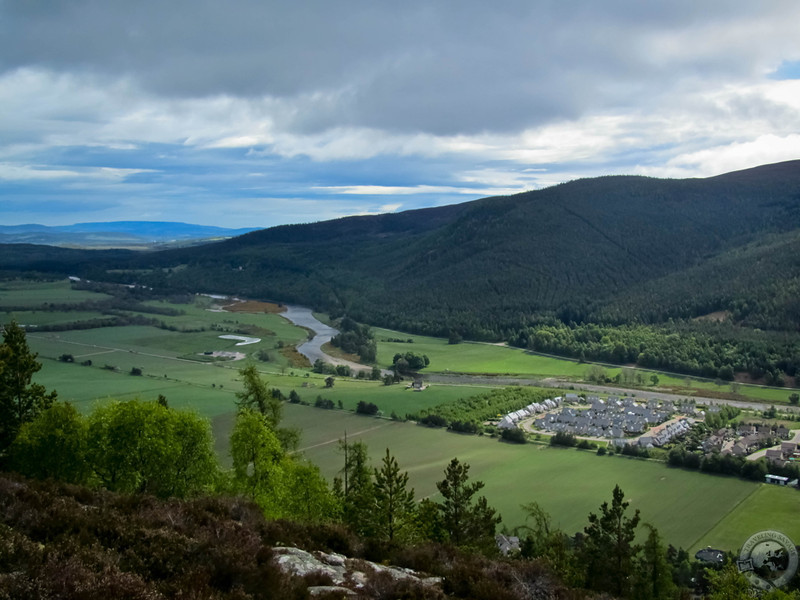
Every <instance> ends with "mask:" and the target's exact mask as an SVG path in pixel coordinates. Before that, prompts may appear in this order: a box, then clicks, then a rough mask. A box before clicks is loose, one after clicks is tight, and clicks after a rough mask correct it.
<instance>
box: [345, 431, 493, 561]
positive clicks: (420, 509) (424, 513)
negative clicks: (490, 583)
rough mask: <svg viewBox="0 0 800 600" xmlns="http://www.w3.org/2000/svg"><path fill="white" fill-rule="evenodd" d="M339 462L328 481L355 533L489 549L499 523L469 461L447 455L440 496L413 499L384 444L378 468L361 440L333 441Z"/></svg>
mask: <svg viewBox="0 0 800 600" xmlns="http://www.w3.org/2000/svg"><path fill="white" fill-rule="evenodd" d="M339 448H340V450H341V452H342V453H343V455H344V468H343V469H342V471H341V473H340V476H339V477H337V478H336V480H335V482H334V489H335V490H336V494H337V497H338V498H340V500H341V504H342V511H343V513H342V514H343V520H344V522H345V523H346V524H347V525H348V526H349V527H350V528H351V529H352V530H353V531H356V532H358V533H359V534H360V535H362V536H365V537H368V538H374V539H376V540H378V541H379V542H383V543H389V544H395V543H400V542H403V543H412V542H420V541H424V540H430V541H436V542H444V543H449V544H452V545H454V546H458V547H471V548H475V549H483V550H487V549H491V548H493V547H494V543H495V542H494V534H495V528H496V527H497V525H498V524H499V523H500V517H499V516H498V515H497V514H496V511H495V510H494V509H493V508H491V507H490V506H488V504H487V502H486V498H485V497H483V496H477V493H478V492H479V491H480V490H481V489H482V488H483V485H484V484H483V482H480V481H474V482H473V481H470V480H469V465H468V464H466V463H462V462H460V461H459V460H458V459H457V458H454V459H453V460H451V461H450V463H449V464H448V466H447V468H446V469H445V472H444V479H443V480H441V481H439V482H438V483H437V484H436V487H437V489H438V490H439V492H440V494H441V495H442V501H441V502H438V503H437V502H433V501H432V500H430V499H427V498H426V499H423V500H421V501H419V502H417V501H416V499H415V496H414V489H413V488H410V487H409V485H408V473H406V472H401V471H400V467H399V466H398V464H397V460H396V459H395V458H394V457H393V456H392V455H391V453H390V452H389V449H388V448H387V449H386V454H385V455H384V457H383V460H382V462H381V466H380V468H374V469H373V468H371V467H370V465H369V458H368V452H367V447H366V445H365V444H364V443H363V442H353V443H349V442H348V441H347V440H346V439H345V440H341V441H340V442H339Z"/></svg>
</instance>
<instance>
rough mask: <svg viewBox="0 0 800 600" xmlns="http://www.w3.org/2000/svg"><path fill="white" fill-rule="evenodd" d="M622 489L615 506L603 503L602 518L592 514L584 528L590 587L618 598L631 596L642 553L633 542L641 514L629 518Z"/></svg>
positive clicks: (616, 493)
mask: <svg viewBox="0 0 800 600" xmlns="http://www.w3.org/2000/svg"><path fill="white" fill-rule="evenodd" d="M624 497H625V494H623V492H622V490H621V489H620V487H619V486H618V485H617V486H615V487H614V492H613V498H612V500H611V506H609V505H608V502H603V504H602V505H601V506H600V515H596V514H594V513H590V514H589V525H588V526H587V527H585V528H584V532H585V534H586V536H585V542H584V546H583V549H582V550H583V551H582V554H583V559H584V564H585V565H586V587H587V588H589V589H592V590H596V591H600V592H609V593H611V594H614V595H616V596H620V597H624V596H628V594H629V592H630V588H631V583H632V582H631V577H632V575H633V569H634V557H635V555H636V554H637V553H638V551H639V547H638V546H635V545H634V543H633V541H634V539H635V537H636V527H637V526H638V525H639V519H640V517H639V511H638V510H636V511H635V513H634V516H633V517H631V518H628V517H626V516H625V510H626V509H627V508H628V505H629V503H628V502H625V501H624V500H623V499H624Z"/></svg>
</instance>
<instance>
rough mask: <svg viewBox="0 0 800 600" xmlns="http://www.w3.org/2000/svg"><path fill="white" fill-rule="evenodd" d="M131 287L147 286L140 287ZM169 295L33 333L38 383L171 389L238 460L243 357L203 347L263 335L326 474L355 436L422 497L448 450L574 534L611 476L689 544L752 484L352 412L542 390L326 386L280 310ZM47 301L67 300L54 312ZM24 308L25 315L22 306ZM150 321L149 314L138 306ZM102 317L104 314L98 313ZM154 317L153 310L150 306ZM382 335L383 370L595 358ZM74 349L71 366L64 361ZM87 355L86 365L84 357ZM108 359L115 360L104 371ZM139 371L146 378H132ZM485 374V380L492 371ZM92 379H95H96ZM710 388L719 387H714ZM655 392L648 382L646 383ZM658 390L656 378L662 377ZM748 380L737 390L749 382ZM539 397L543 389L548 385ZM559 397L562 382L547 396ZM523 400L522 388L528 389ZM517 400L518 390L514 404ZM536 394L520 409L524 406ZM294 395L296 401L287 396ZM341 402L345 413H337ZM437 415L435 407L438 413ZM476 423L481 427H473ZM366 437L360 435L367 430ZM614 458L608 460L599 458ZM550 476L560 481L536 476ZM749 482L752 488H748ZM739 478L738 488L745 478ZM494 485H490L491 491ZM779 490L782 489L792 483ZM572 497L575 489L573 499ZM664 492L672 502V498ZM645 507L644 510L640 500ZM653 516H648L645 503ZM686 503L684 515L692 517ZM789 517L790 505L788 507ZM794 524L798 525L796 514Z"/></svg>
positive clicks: (562, 366) (543, 372)
mask: <svg viewBox="0 0 800 600" xmlns="http://www.w3.org/2000/svg"><path fill="white" fill-rule="evenodd" d="M4 286H5V291H4V293H3V294H2V296H0V306H2V307H12V308H13V307H17V308H15V309H13V310H11V311H10V312H7V313H6V314H7V315H8V316H10V317H18V318H19V319H20V320H21V322H30V321H31V320H32V319H33V318H36V319H39V322H40V323H42V324H47V323H49V322H51V321H50V319H52V318H58V319H61V321H60V322H61V323H64V322H68V321H65V320H64V319H65V316H68V315H69V314H71V311H67V310H65V309H64V308H63V306H64V305H71V306H72V307H75V306H79V305H81V304H82V303H83V302H86V301H90V302H95V301H97V300H103V299H105V300H107V299H108V298H113V297H114V295H115V294H118V293H119V290H117V289H114V288H109V289H107V290H106V291H105V292H101V291H97V290H95V291H89V290H82V289H75V288H72V287H71V286H69V285H68V284H67V283H66V282H49V283H40V284H37V285H34V286H31V284H30V282H21V283H19V284H16V283H6V284H4ZM131 293H133V294H139V293H144V292H139V291H136V290H134V291H133V292H131ZM176 300H180V299H177V298H175V299H173V300H172V301H171V302H165V301H161V300H153V299H148V298H147V297H144V298H139V299H138V300H137V302H139V304H140V305H144V306H153V307H155V308H157V309H158V310H160V311H161V313H167V312H170V313H172V314H159V315H158V319H159V320H160V321H163V322H164V324H165V325H166V328H165V327H161V326H160V325H127V326H114V327H99V328H94V329H84V330H70V329H63V330H61V331H51V332H41V333H37V332H33V331H30V332H28V341H29V343H30V344H31V347H32V348H33V349H34V350H36V351H38V352H39V353H40V356H39V358H40V360H41V361H42V363H43V369H42V370H41V371H40V372H38V373H37V374H36V377H37V381H40V382H42V383H43V384H45V385H46V387H48V388H50V389H52V388H54V387H55V388H57V389H58V391H59V397H60V398H61V399H62V400H67V401H69V402H70V403H72V404H73V405H74V406H75V407H76V408H77V409H78V411H79V412H80V413H81V414H82V415H89V414H91V413H92V412H93V411H94V410H96V407H98V406H104V405H106V404H108V403H109V402H111V399H117V400H122V401H124V400H132V399H136V398H142V399H153V400H155V399H157V398H158V397H159V395H160V396H163V397H164V398H165V399H166V401H167V402H168V404H169V406H170V407H171V408H175V409H185V408H189V409H191V410H192V411H194V412H196V413H197V414H198V415H200V416H202V417H205V418H208V419H210V420H211V423H212V431H213V433H214V437H215V442H214V443H215V447H214V448H215V453H216V455H217V456H218V457H219V458H220V460H222V461H223V463H224V464H225V465H226V466H227V467H230V466H232V463H231V458H230V455H229V446H228V440H229V439H230V435H231V432H232V431H233V426H234V423H235V417H236V413H237V407H236V401H237V397H236V394H237V393H241V392H242V391H244V380H243V378H242V376H241V374H240V372H239V371H240V370H241V366H242V364H244V363H241V362H230V361H216V362H203V359H204V355H203V353H204V351H206V350H209V349H215V350H216V349H219V350H231V351H234V350H236V349H237V347H236V346H235V343H236V342H235V341H233V340H222V339H219V337H218V335H220V334H225V333H231V332H233V331H236V330H239V331H245V330H246V331H249V332H253V331H256V329H255V328H258V329H257V331H258V332H259V333H260V335H259V337H261V342H258V343H256V344H252V345H250V346H247V347H245V348H246V349H247V350H248V352H249V353H250V355H251V356H252V355H254V354H258V353H261V352H265V353H266V354H267V355H268V357H267V358H268V360H267V361H257V362H253V363H251V364H252V365H253V366H254V368H255V369H256V370H257V371H258V373H259V374H260V376H262V377H268V379H269V388H270V389H277V390H280V391H281V394H282V395H283V397H285V398H286V399H287V402H288V403H287V404H285V405H284V407H285V413H286V418H285V422H286V423H288V424H289V425H290V426H291V427H295V428H297V429H298V430H300V431H302V432H303V437H302V440H303V441H302V442H301V448H308V449H307V450H306V451H305V454H306V455H307V456H309V457H310V458H311V459H312V461H313V462H314V463H316V464H319V465H320V466H321V467H322V473H323V475H324V476H325V479H326V480H327V481H332V479H333V478H334V477H335V476H336V475H337V474H338V472H339V470H340V469H341V464H340V459H341V457H340V455H339V454H337V452H336V451H335V442H336V440H338V439H339V438H342V437H343V436H344V435H345V433H348V435H350V436H351V437H352V439H353V440H355V441H357V440H359V439H363V440H364V441H365V442H366V443H367V445H368V448H369V449H370V452H371V453H374V454H373V455H372V460H373V462H374V463H376V464H377V462H378V461H380V459H381V457H382V455H383V451H384V450H385V448H386V447H387V446H388V447H391V448H392V451H393V452H395V453H396V456H397V459H398V461H399V462H400V463H401V464H402V465H404V466H405V467H406V468H408V469H409V475H410V478H411V482H412V485H413V486H414V487H415V488H416V489H417V490H418V491H419V492H420V493H421V494H422V495H430V494H436V493H438V492H437V490H436V487H435V482H436V481H437V477H438V476H439V475H440V473H441V471H442V469H443V468H444V466H445V461H446V459H447V458H448V457H451V456H459V457H463V459H464V460H467V461H468V462H469V463H470V464H471V466H472V472H473V473H474V474H475V476H476V477H479V478H480V479H481V480H483V481H486V482H487V490H486V493H487V498H488V499H489V501H490V502H491V503H492V505H494V506H497V507H498V509H499V510H500V512H501V514H503V516H504V518H505V521H504V524H505V525H506V526H507V527H509V528H513V527H515V526H517V525H520V524H522V523H523V522H524V519H525V514H524V512H523V511H521V509H520V505H521V504H523V503H525V502H528V501H530V500H531V499H536V500H537V501H539V502H541V504H542V506H544V507H545V508H546V509H547V510H548V511H549V512H551V513H552V514H553V515H555V516H556V518H557V519H558V522H559V523H560V524H561V525H562V526H563V527H564V528H565V530H567V531H578V530H579V529H580V527H581V523H582V520H583V519H584V518H585V515H586V514H587V513H588V512H589V511H590V510H591V509H592V507H593V506H596V505H598V504H599V503H600V501H601V500H602V498H603V497H604V496H605V495H606V494H607V492H608V489H607V488H608V484H609V482H612V483H613V482H618V483H620V485H621V486H622V487H623V489H625V490H626V492H627V493H628V494H630V495H631V497H632V498H633V501H634V503H635V504H636V506H638V507H640V508H645V507H646V510H645V512H646V513H647V514H646V518H647V519H648V520H649V521H652V522H654V523H656V525H657V526H658V527H659V529H660V531H661V532H662V534H663V535H664V536H665V539H666V540H668V541H669V542H670V543H673V544H675V545H676V546H683V547H686V548H692V547H695V546H697V545H702V544H703V543H704V541H705V540H704V538H703V537H702V535H701V534H702V533H703V532H705V531H708V530H710V529H713V528H714V527H715V524H716V523H717V522H718V521H719V520H720V519H721V518H724V515H725V514H726V513H727V511H729V510H731V509H733V507H734V506H736V503H737V502H743V501H744V499H746V498H748V497H749V496H748V495H749V494H750V493H751V490H754V489H757V488H758V486H754V487H749V486H748V484H744V482H737V481H736V480H732V479H728V478H714V477H709V476H708V475H706V474H702V475H701V474H697V473H688V472H685V471H681V470H669V471H667V472H666V473H665V472H664V471H665V469H664V467H663V464H661V463H658V462H648V461H636V460H630V459H626V458H620V457H619V456H615V457H608V456H607V457H597V456H595V455H594V454H592V453H588V452H580V451H574V450H573V451H569V452H565V451H562V450H557V449H552V450H551V449H547V448H545V447H544V446H537V445H533V446H529V447H527V448H517V447H511V446H509V445H507V444H502V443H497V442H496V441H494V440H490V439H488V438H479V437H470V436H463V435H456V434H452V433H450V434H445V433H442V432H436V431H430V430H427V429H425V428H421V427H416V426H413V425H405V424H402V423H400V422H392V421H389V420H383V419H380V420H370V419H365V418H363V417H358V416H355V415H353V412H352V411H355V410H356V409H357V407H358V405H359V403H364V404H372V405H374V406H376V407H377V408H378V410H379V411H380V413H381V414H382V415H383V417H390V416H392V415H394V416H395V417H396V418H397V419H398V420H402V419H404V418H405V417H406V416H407V415H416V416H417V417H418V418H423V417H424V416H426V415H429V414H439V413H441V414H442V415H444V416H445V418H446V419H447V424H448V425H449V424H450V422H451V421H456V422H461V423H465V422H469V423H472V424H476V425H477V424H480V423H482V421H483V420H485V419H486V418H487V417H496V416H497V415H498V414H501V413H502V412H503V411H504V407H500V406H499V405H497V406H494V405H492V406H491V407H486V408H491V409H490V410H489V411H488V412H484V413H481V414H478V412H476V413H471V412H469V411H470V410H471V409H469V408H468V407H470V406H475V407H478V406H479V405H480V404H481V403H485V402H486V401H487V399H491V398H495V397H497V398H501V397H503V396H504V395H505V394H512V395H513V394H514V393H517V392H515V390H518V393H521V394H529V395H530V394H538V393H539V392H537V391H536V390H535V389H533V388H528V387H522V388H510V389H509V390H508V391H506V392H492V387H490V386H492V385H494V386H496V385H497V384H491V383H476V384H473V385H442V384H434V385H432V386H430V387H428V389H426V390H425V391H424V392H421V393H415V392H411V391H408V390H406V389H405V387H404V385H402V384H401V385H396V384H394V385H384V383H383V382H382V381H368V380H357V379H351V378H348V377H340V376H335V383H334V385H333V387H326V384H325V378H326V375H322V374H316V373H314V372H312V371H310V370H308V368H307V367H299V366H293V364H292V362H291V361H290V358H289V357H288V356H287V355H286V354H285V353H284V352H283V351H284V350H285V349H287V348H289V347H291V346H293V345H294V344H297V343H299V342H300V341H302V340H304V339H305V337H306V332H305V331H303V330H301V329H298V328H296V327H294V326H292V325H290V324H288V323H287V322H286V321H285V320H284V319H283V318H281V317H280V316H278V315H276V314H268V313H263V312H261V313H258V314H248V313H232V312H227V313H226V312H211V311H209V310H208V309H209V308H213V305H214V301H213V300H211V299H206V298H202V297H200V298H196V299H193V300H192V302H191V303H186V302H185V301H184V302H183V303H180V302H176ZM50 304H55V305H59V306H57V308H58V310H55V309H54V310H52V311H51V310H50V308H51V307H50ZM23 307H24V308H25V310H21V309H22V308H23ZM130 312H131V314H142V315H144V316H147V313H135V311H130ZM92 314H95V315H100V314H102V313H101V312H100V311H99V310H98V311H97V312H95V313H92ZM150 314H155V313H150ZM374 339H375V341H376V342H377V348H378V355H377V364H379V365H384V366H388V365H390V364H391V363H392V360H393V357H394V356H395V355H397V354H401V355H405V354H406V353H408V352H411V353H413V354H415V355H418V356H427V357H429V360H430V366H429V367H427V368H426V370H428V369H433V370H437V371H440V372H444V371H446V370H449V371H450V372H467V373H473V374H483V373H487V372H492V371H494V372H500V373H507V374H511V375H518V376H522V377H530V378H532V379H539V378H544V377H546V376H548V375H556V376H558V377H562V378H564V377H567V378H580V377H581V375H582V374H583V373H585V372H586V370H587V369H589V367H590V365H586V364H584V365H581V364H579V363H578V362H576V361H559V360H557V359H554V358H548V357H544V356H538V355H532V354H529V353H526V352H523V351H522V350H519V349H509V348H502V347H497V346H493V345H488V344H470V343H459V344H448V340H446V339H438V338H429V337H425V336H419V335H408V334H400V333H399V332H394V331H390V330H374ZM65 354H70V355H72V357H73V359H74V362H64V361H62V360H60V358H61V357H62V356H63V355H65ZM86 361H92V364H91V365H88V366H86V365H84V364H83V363H84V362H86ZM107 367H113V368H107ZM134 368H138V369H141V372H142V375H140V376H133V375H131V371H132V370H133V369H134ZM604 370H605V373H606V375H608V376H609V377H614V376H616V375H620V376H625V377H626V378H627V379H626V381H629V382H630V383H635V382H633V381H631V379H632V376H630V373H626V371H625V370H616V371H614V370H612V369H609V368H604ZM660 377H661V380H662V382H663V383H666V384H667V385H668V386H672V385H674V386H676V387H685V384H686V382H684V381H683V379H681V378H678V379H674V380H673V379H670V378H669V377H668V376H666V375H664V374H661V375H660ZM485 379H486V380H487V381H491V377H487V378H485ZM87 382H91V384H88V383H87ZM692 385H693V386H701V385H708V388H709V389H714V388H719V386H715V385H714V384H713V383H712V382H709V383H708V384H701V383H699V382H697V381H693V382H692ZM645 387H649V386H645ZM659 387H662V383H659ZM748 389H749V388H748V387H747V386H742V391H746V390H748ZM754 389H755V390H757V393H763V394H766V393H767V392H769V393H772V392H773V390H761V389H759V388H754ZM777 392H778V395H776V396H773V397H772V398H774V399H773V400H772V401H776V403H779V402H781V401H783V402H784V403H785V402H786V401H787V398H786V396H787V395H788V392H787V391H784V390H777ZM542 393H545V392H542ZM551 393H554V391H551ZM526 398H527V397H526ZM320 399H322V400H323V401H324V405H326V406H331V407H333V408H334V409H336V410H332V411H327V412H325V413H323V412H322V411H320V410H318V409H314V408H310V407H306V406H303V405H302V404H308V405H310V406H314V405H315V404H317V402H318V400H320ZM516 401H517V399H514V398H512V404H513V403H515V402H516ZM529 401H532V400H528V401H525V402H523V401H522V400H521V399H520V402H522V404H527V403H528V402H529ZM292 402H296V403H294V404H293V403H292ZM339 407H341V409H343V410H339ZM440 416H441V415H440ZM476 430H477V429H476ZM361 432H364V433H361ZM603 461H606V462H603ZM665 475H666V476H667V479H666V480H665V481H668V482H670V485H674V486H677V487H676V489H679V490H683V491H685V494H686V497H687V498H690V499H691V503H690V504H686V503H684V502H683V501H682V500H681V499H679V498H678V497H674V498H673V497H672V496H671V495H669V494H668V495H666V496H664V495H662V494H660V490H661V487H663V485H662V484H661V483H660V481H661V477H664V476H665ZM551 479H552V480H553V481H554V482H555V483H554V485H549V483H548V484H547V485H541V482H549V481H550V480H551ZM576 482H580V483H581V484H586V485H588V487H587V488H586V491H583V490H578V488H576V487H575V486H576V485H577V484H576ZM742 484H744V487H741V486H742ZM737 486H739V487H737ZM495 490H496V491H495ZM784 491H785V492H788V491H786V490H784ZM717 494H720V495H722V496H724V497H725V499H726V500H725V502H723V503H721V504H709V503H706V502H704V498H708V497H710V496H715V495H717ZM570 496H572V498H571V497H570ZM664 498H667V499H669V502H671V503H672V504H671V505H670V504H669V503H667V502H666V501H663V502H662V500H663V499H664ZM639 502H642V503H643V504H642V505H639ZM651 506H652V507H653V513H652V514H649V511H650V507H651ZM687 511H688V513H687ZM684 513H686V514H687V515H689V516H688V518H683V517H682V518H680V519H676V518H675V515H676V514H681V515H683V514H684ZM760 514H761V517H760V519H761V522H762V524H763V525H764V526H766V527H769V526H771V525H772V526H774V525H773V524H774V523H775V522H777V521H779V520H781V519H783V518H784V517H783V516H782V515H783V514H784V513H783V512H779V513H776V514H775V515H774V518H771V517H770V514H771V513H769V512H766V513H760ZM787 514H788V513H787ZM787 522H794V520H793V519H788V520H787ZM749 533H750V532H749V531H745V528H744V527H743V528H742V529H741V530H739V529H737V530H735V531H733V532H731V533H730V539H732V540H734V541H733V542H729V544H732V545H729V546H725V547H727V548H731V549H733V548H734V547H735V546H736V544H738V543H740V541H739V542H737V541H736V540H739V539H744V538H746V536H747V535H749Z"/></svg>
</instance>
